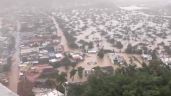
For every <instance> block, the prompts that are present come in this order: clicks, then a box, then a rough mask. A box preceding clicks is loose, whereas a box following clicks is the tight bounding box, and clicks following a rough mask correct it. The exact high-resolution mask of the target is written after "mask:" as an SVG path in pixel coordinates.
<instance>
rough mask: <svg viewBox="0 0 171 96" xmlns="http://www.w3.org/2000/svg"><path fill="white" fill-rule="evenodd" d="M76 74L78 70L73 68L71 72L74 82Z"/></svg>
mask: <svg viewBox="0 0 171 96" xmlns="http://www.w3.org/2000/svg"><path fill="white" fill-rule="evenodd" d="M76 73H77V70H76V69H74V68H73V69H72V70H71V72H70V78H72V81H73V80H74V76H75V74H76Z"/></svg>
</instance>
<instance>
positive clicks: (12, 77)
mask: <svg viewBox="0 0 171 96" xmlns="http://www.w3.org/2000/svg"><path fill="white" fill-rule="evenodd" d="M19 46H20V23H19V22H17V32H16V44H15V49H16V51H15V53H14V55H13V58H12V60H13V63H12V66H11V71H10V72H9V86H8V87H9V89H11V90H12V91H13V92H15V93H17V87H18V82H19V67H18V65H19V64H20V47H19Z"/></svg>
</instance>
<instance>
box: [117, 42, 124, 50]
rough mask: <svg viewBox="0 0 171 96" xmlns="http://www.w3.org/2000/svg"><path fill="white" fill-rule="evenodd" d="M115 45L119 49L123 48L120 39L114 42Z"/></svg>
mask: <svg viewBox="0 0 171 96" xmlns="http://www.w3.org/2000/svg"><path fill="white" fill-rule="evenodd" d="M116 47H117V48H118V49H120V50H121V49H122V48H123V45H122V43H121V42H120V41H118V42H117V43H116Z"/></svg>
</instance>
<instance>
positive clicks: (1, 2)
mask: <svg viewBox="0 0 171 96" xmlns="http://www.w3.org/2000/svg"><path fill="white" fill-rule="evenodd" d="M74 1H78V2H79V3H80V2H81V1H83V2H91V3H92V2H100V1H104V2H107V1H112V2H113V3H115V4H116V5H120V6H121V5H122V6H123V5H125V6H127V5H135V4H142V5H143V4H148V6H150V5H151V6H154V5H166V4H168V2H171V0H0V7H6V8H8V7H10V6H15V5H16V6H18V5H23V4H25V5H26V6H27V5H32V4H33V5H36V4H37V5H49V6H50V5H51V4H53V5H54V4H57V5H59V4H61V5H63V4H65V3H66V4H67V3H73V2H74ZM37 5H36V6H37Z"/></svg>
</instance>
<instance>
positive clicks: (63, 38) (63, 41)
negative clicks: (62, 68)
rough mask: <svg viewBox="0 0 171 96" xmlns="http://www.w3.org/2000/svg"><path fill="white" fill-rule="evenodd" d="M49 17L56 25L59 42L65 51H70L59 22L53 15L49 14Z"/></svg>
mask: <svg viewBox="0 0 171 96" xmlns="http://www.w3.org/2000/svg"><path fill="white" fill-rule="evenodd" d="M49 17H50V18H51V20H52V21H53V23H54V25H55V27H56V32H57V35H58V36H61V44H62V45H63V47H64V50H65V52H67V51H70V50H71V49H70V48H69V46H68V42H67V40H66V37H65V35H64V33H63V31H62V30H61V28H60V27H59V24H58V22H57V21H56V19H55V17H54V16H49Z"/></svg>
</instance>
